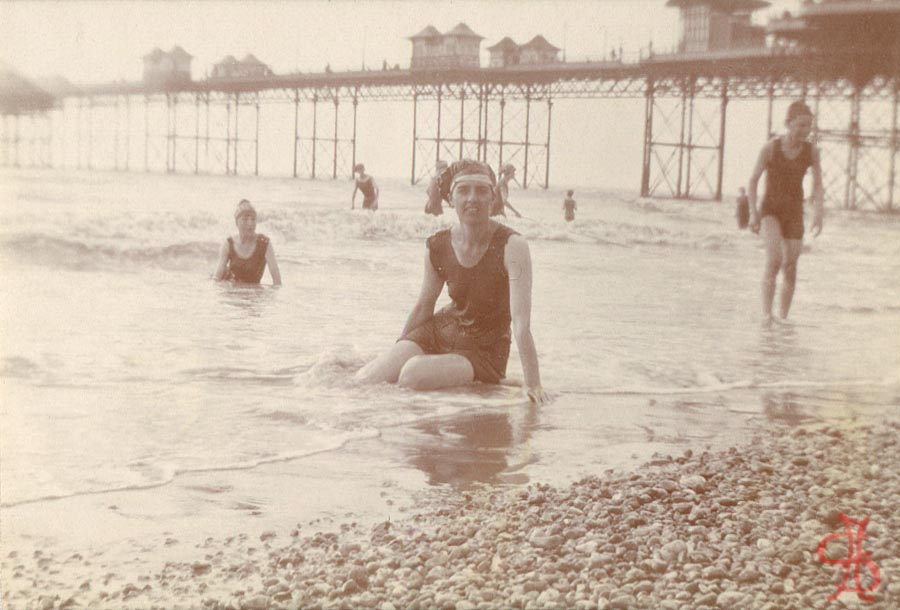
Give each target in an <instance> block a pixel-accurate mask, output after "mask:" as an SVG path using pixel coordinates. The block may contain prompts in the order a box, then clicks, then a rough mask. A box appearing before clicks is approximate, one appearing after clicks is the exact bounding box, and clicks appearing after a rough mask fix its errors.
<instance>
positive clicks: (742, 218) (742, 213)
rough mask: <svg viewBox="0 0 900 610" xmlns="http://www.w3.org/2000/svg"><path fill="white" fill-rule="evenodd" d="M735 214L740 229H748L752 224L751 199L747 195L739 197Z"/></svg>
mask: <svg viewBox="0 0 900 610" xmlns="http://www.w3.org/2000/svg"><path fill="white" fill-rule="evenodd" d="M735 216H737V222H738V229H746V228H747V225H749V224H750V199H749V198H748V197H747V196H746V195H740V196H739V197H738V199H737V210H736V213H735Z"/></svg>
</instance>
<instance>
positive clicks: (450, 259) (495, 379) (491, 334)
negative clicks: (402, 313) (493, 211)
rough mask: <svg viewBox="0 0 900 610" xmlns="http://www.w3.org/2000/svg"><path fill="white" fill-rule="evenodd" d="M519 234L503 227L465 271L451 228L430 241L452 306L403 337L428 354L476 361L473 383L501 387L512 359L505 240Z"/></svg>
mask: <svg viewBox="0 0 900 610" xmlns="http://www.w3.org/2000/svg"><path fill="white" fill-rule="evenodd" d="M510 235H517V233H516V232H515V231H513V230H512V229H510V228H509V227H507V226H505V225H500V226H498V227H497V229H496V230H495V231H494V234H493V235H492V236H491V242H490V245H489V246H488V249H487V251H486V252H485V253H484V256H482V257H481V260H479V261H478V263H476V264H475V266H474V267H463V266H462V265H460V264H459V261H458V260H457V258H456V253H455V252H454V251H453V245H452V244H451V243H450V229H445V230H443V231H439V232H438V233H435V234H434V235H432V236H431V237H429V238H428V241H427V242H426V243H427V245H428V255H429V257H430V259H431V265H432V266H433V267H434V269H435V271H437V273H438V275H439V276H440V277H441V279H442V280H444V281H445V282H446V283H447V290H448V292H449V294H450V298H451V299H452V300H453V302H452V303H451V304H450V305H447V306H446V307H444V308H443V309H441V310H440V311H438V312H436V313H435V314H434V317H432V319H430V320H428V321H427V322H425V323H424V324H422V325H421V326H419V327H418V328H415V329H413V330H412V331H410V332H408V333H407V334H406V335H404V336H403V337H401V340H402V339H405V340H407V341H412V342H414V343H416V344H417V345H418V346H419V347H421V348H422V350H423V351H424V352H425V353H426V354H459V355H461V356H464V357H465V358H466V359H467V360H468V361H469V362H471V363H472V369H473V370H474V371H475V379H476V380H477V381H481V382H483V383H499V382H500V380H501V379H502V378H503V377H505V376H506V361H507V360H509V345H510V335H511V333H510V324H511V322H512V317H511V315H510V312H509V275H508V274H507V273H506V266H505V265H504V262H503V254H504V250H505V248H506V242H507V241H508V240H509V236H510Z"/></svg>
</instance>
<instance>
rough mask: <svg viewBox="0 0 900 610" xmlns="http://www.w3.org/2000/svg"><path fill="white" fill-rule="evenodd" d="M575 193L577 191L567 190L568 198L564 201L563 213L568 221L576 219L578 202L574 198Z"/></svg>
mask: <svg viewBox="0 0 900 610" xmlns="http://www.w3.org/2000/svg"><path fill="white" fill-rule="evenodd" d="M574 194H575V191H566V199H565V201H563V214H565V217H566V222H572V221H573V220H575V210H577V209H578V204H577V203H575V200H574V199H572V196H573V195H574Z"/></svg>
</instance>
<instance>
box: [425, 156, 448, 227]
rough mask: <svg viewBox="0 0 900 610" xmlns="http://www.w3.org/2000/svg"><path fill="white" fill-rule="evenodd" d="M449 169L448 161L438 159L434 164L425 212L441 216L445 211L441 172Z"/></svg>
mask: <svg viewBox="0 0 900 610" xmlns="http://www.w3.org/2000/svg"><path fill="white" fill-rule="evenodd" d="M445 169H447V162H446V161H443V160H441V159H438V161H437V163H435V164H434V175H433V176H432V177H431V181H430V182H429V183H428V190H427V191H426V193H427V194H428V202H427V203H426V204H425V213H426V214H434V215H435V216H440V215H441V214H443V213H444V205H443V203H442V200H441V174H442V173H443V171H444V170H445Z"/></svg>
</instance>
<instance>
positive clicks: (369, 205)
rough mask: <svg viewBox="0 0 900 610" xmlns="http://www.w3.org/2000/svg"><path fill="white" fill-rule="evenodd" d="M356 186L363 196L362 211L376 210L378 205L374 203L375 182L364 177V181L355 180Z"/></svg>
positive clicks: (370, 177)
mask: <svg viewBox="0 0 900 610" xmlns="http://www.w3.org/2000/svg"><path fill="white" fill-rule="evenodd" d="M356 186H358V187H359V190H360V191H362V194H363V204H362V207H363V209H364V210H368V209H373V210H374V209H377V208H378V205H377V204H376V203H375V182H374V181H373V180H372V176H366V178H365V180H357V181H356Z"/></svg>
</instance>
